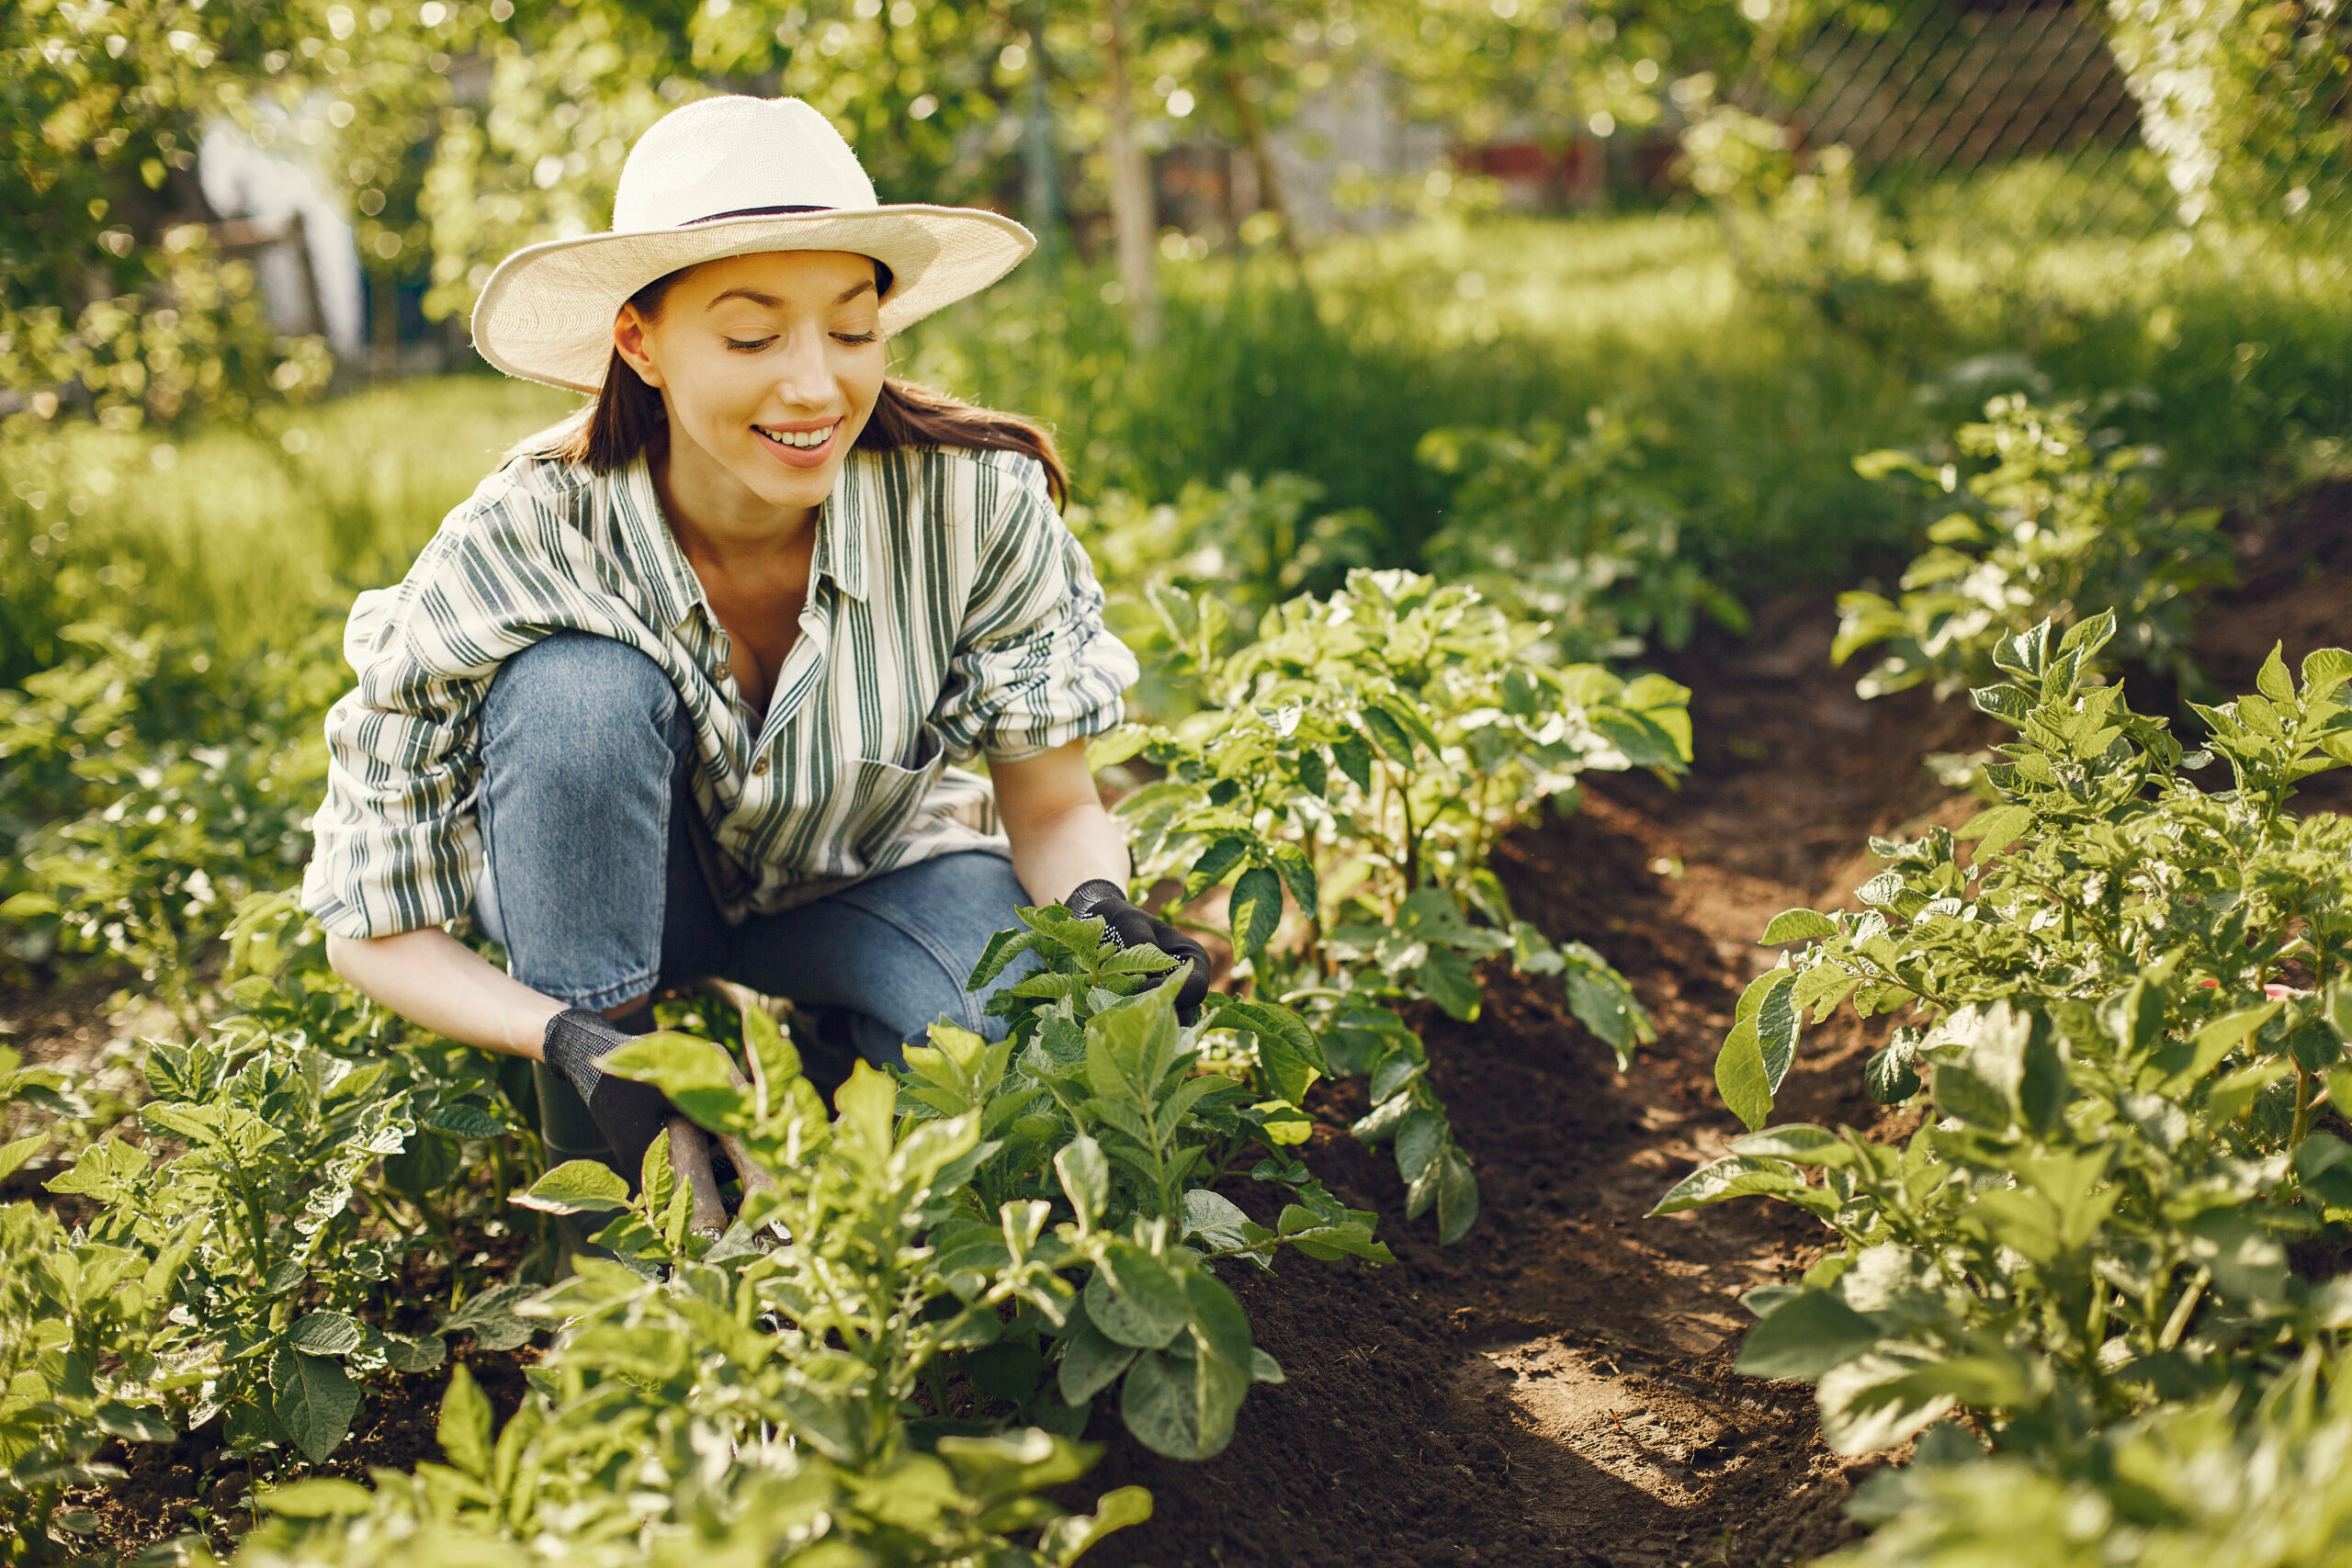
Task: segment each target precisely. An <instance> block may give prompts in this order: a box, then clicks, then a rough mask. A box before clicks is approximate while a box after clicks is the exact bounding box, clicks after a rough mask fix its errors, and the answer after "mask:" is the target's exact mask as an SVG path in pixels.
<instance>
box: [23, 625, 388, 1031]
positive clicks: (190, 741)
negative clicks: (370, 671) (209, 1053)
mask: <svg viewBox="0 0 2352 1568" xmlns="http://www.w3.org/2000/svg"><path fill="white" fill-rule="evenodd" d="M66 636H67V637H68V638H69V640H70V641H72V642H74V643H76V644H78V645H79V646H80V648H81V649H83V651H82V652H81V653H80V654H79V656H78V657H75V658H73V659H70V660H67V661H65V662H63V663H62V664H59V665H57V666H55V667H53V668H51V669H49V670H45V671H41V672H40V674H38V675H35V676H33V677H31V678H30V679H29V680H28V681H27V682H25V686H24V688H23V690H22V691H20V692H8V691H0V761H6V763H7V766H8V771H7V773H6V782H5V784H0V829H5V830H6V831H7V832H9V833H10V834H11V835H12V837H13V839H14V848H15V853H14V855H13V856H12V858H11V863H10V866H9V869H8V870H7V871H6V873H5V874H0V892H5V893H6V895H7V897H6V902H5V903H0V916H5V917H6V919H9V920H11V921H13V922H17V924H18V926H19V927H20V928H22V929H23V934H22V935H21V936H19V937H18V938H17V943H16V945H17V951H18V953H19V955H20V956H26V957H41V956H45V955H46V953H47V952H48V951H49V949H50V948H51V946H52V945H53V944H55V943H57V942H62V943H63V944H64V945H65V946H67V947H68V948H70V949H73V950H77V951H81V952H85V953H109V954H111V955H113V956H115V957H118V958H119V959H122V960H123V961H125V962H127V963H129V964H132V965H134V966H136V967H137V968H138V970H139V971H140V974H141V977H142V978H144V979H145V980H146V981H147V982H148V983H149V984H150V985H151V986H152V987H154V994H155V997H156V998H157V999H158V1000H160V1001H162V1002H164V1004H165V1005H167V1006H169V1007H170V1008H172V1009H173V1010H175V1012H176V1013H177V1014H178V1015H179V1017H180V1019H181V1021H183V1023H184V1024H185V1025H187V1026H188V1027H190V1028H193V1026H194V1023H195V1021H196V1019H197V1017H198V1013H199V1011H200V1007H199V1003H198V993H197V987H196V979H195V971H196V965H197V963H198V955H199V953H201V952H202V950H203V949H204V948H205V947H206V946H208V945H209V943H210V942H212V941H213V940H214V939H215V938H217V937H218V936H219V935H220V932H221V931H222V930H223V929H225V927H226V926H227V924H228V922H229V917H230V911H231V910H232V909H233V908H235V906H236V904H237V902H238V901H239V900H240V899H241V898H243V897H244V896H245V895H246V894H248V893H252V892H256V891H267V890H272V889H275V888H276V887H277V886H280V885H282V884H284V883H286V882H288V881H290V880H292V879H293V878H294V877H296V876H297V875H298V874H299V873H300V865H301V863H302V861H303V859H304V858H305V857H306V855H307V852H308V850H309V837H310V835H309V832H308V830H307V824H308V821H309V816H310V812H311V808H312V807H313V805H314V804H315V802H316V800H317V797H318V795H319V791H320V790H321V788H322V787H323V784H324V780H325V777H326V748H325V743H324V741H323V740H322V739H320V738H319V736H318V733H317V730H318V719H319V717H320V716H321V715H322V714H323V713H324V712H325V710H326V706H327V704H328V702H329V701H330V700H332V698H333V696H334V693H335V689H336V688H337V687H338V686H339V685H340V683H341V681H340V677H339V676H338V674H337V673H336V671H335V667H334V665H333V664H332V663H331V662H330V661H329V660H327V659H325V658H322V657H319V656H318V654H317V653H315V652H313V653H310V654H308V655H307V656H304V655H293V654H263V655H258V656H255V657H254V658H252V659H249V660H245V661H243V664H242V665H240V666H239V667H238V668H235V669H233V670H230V671H224V672H223V673H224V674H225V675H226V676H227V677H228V683H230V684H231V685H232V689H233V690H234V691H235V692H236V698H235V700H234V701H233V702H232V703H220V702H217V701H216V700H215V699H214V698H213V696H212V691H213V689H214V688H213V687H212V686H211V684H210V682H208V681H207V680H206V679H205V678H204V677H205V674H206V671H207V668H208V667H209V656H208V655H205V654H202V653H201V652H192V651H191V650H190V648H189V644H190V642H191V641H192V640H193V639H190V638H188V637H185V636H184V635H175V634H172V633H169V632H165V631H158V632H157V633H155V634H153V635H152V636H151V637H146V638H138V637H128V636H125V635H124V634H122V633H119V632H117V631H115V630H113V629H112V628H110V627H108V626H104V625H102V624H98V623H85V624H82V625H80V626H73V627H69V628H67V632H66ZM322 641H323V638H322ZM166 661H168V668H167V667H166ZM297 737H299V738H300V739H294V738H297Z"/></svg>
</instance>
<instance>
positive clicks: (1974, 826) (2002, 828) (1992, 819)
mask: <svg viewBox="0 0 2352 1568" xmlns="http://www.w3.org/2000/svg"><path fill="white" fill-rule="evenodd" d="M2032 826H2033V808H2032V807H2029V806H1996V807H1992V808H1991V809H1990V810H1987V811H1980V812H1978V813H1977V814H1976V815H1975V816H1973V817H1972V818H1969V819H1968V821H1967V822H1966V823H1965V824H1964V825H1962V826H1961V827H1959V828H1955V829H1952V835H1951V836H1952V837H1953V838H1955V839H1961V840H1974V841H1975V844H1976V859H1977V860H1978V861H1979V862H1980V863H1981V862H1984V861H1987V860H1990V859H1992V858H1993V857H1994V856H1995V855H1996V854H1999V853H2000V852H2002V851H2003V850H2006V849H2007V848H2008V847H2009V846H2010V845H2011V844H2013V843H2015V842H2017V841H2018V839H2019V838H2020V837H2022V836H2023V835H2024V834H2025V833H2026V832H2027V830H2028V829H2031V828H2032Z"/></svg>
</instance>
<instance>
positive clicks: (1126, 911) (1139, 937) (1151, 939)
mask: <svg viewBox="0 0 2352 1568" xmlns="http://www.w3.org/2000/svg"><path fill="white" fill-rule="evenodd" d="M1067 902H1068V904H1069V912H1070V913H1071V914H1073V915H1076V916H1078V917H1079V918H1080V919H1100V920H1101V921H1102V922H1103V930H1104V931H1108V932H1109V933H1110V935H1111V940H1112V941H1113V942H1117V943H1118V944H1119V945H1120V946H1121V947H1123V948H1125V947H1144V946H1147V945H1148V946H1151V947H1156V948H1158V949H1159V951H1160V952H1162V953H1166V954H1168V956H1169V957H1170V958H1173V959H1175V960H1176V961H1177V962H1178V963H1180V964H1191V965H1192V966H1193V967H1192V968H1191V969H1190V970H1189V971H1187V972H1186V974H1185V976H1184V984H1183V985H1182V987H1180V988H1179V989H1178V990H1177V992H1176V1021H1177V1022H1179V1023H1190V1022H1192V1021H1193V1020H1194V1019H1196V1018H1198V1017H1200V1016H1201V1000H1202V998H1204V997H1206V996H1207V995H1208V994H1209V953H1208V949H1206V948H1204V947H1203V946H1202V945H1201V944H1200V943H1199V942H1194V941H1193V939H1192V938H1191V937H1189V936H1186V935H1185V934H1184V933H1183V932H1182V931H1178V930H1177V929H1176V928H1175V927H1174V926H1171V925H1170V924H1169V923H1168V922H1167V921H1166V920H1163V919H1159V917H1158V916H1157V915H1154V914H1153V913H1152V912H1151V911H1150V910H1148V909H1146V908H1140V907H1138V906H1137V905H1136V904H1133V903H1131V902H1129V901H1128V898H1127V896H1126V894H1125V891H1124V890H1123V889H1122V888H1121V887H1120V886H1119V885H1118V884H1117V883H1115V882H1103V881H1095V882H1082V883H1080V884H1079V886H1077V887H1076V888H1075V889H1074V890H1073V891H1072V892H1071V893H1070V896H1069V899H1068V900H1067ZM1166 978H1167V976H1165V975H1162V976H1159V980H1164V979H1166ZM1159 980H1154V981H1153V982H1152V985H1155V986H1156V985H1158V984H1159ZM1145 989H1147V990H1148V989H1150V987H1145Z"/></svg>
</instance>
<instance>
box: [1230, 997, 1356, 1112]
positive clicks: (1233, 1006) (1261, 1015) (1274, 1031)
mask: <svg viewBox="0 0 2352 1568" xmlns="http://www.w3.org/2000/svg"><path fill="white" fill-rule="evenodd" d="M1216 1026H1217V1027H1218V1028H1220V1029H1237V1030H1240V1031H1242V1032H1245V1033H1247V1034H1249V1035H1250V1036H1251V1037H1252V1038H1254V1039H1255V1040H1256V1041H1257V1042H1258V1062H1259V1065H1260V1066H1262V1067H1264V1068H1265V1069H1266V1076H1267V1077H1268V1078H1270V1079H1271V1080H1272V1086H1273V1089H1274V1092H1275V1093H1276V1094H1279V1095H1281V1096H1282V1097H1283V1099H1284V1100H1288V1101H1290V1102H1291V1103H1292V1104H1293V1105H1296V1104H1297V1103H1298V1102H1299V1101H1300V1100H1303V1099H1305V1098H1306V1090H1307V1089H1308V1087H1309V1086H1310V1085H1312V1084H1313V1083H1314V1082H1315V1080H1316V1079H1317V1078H1318V1077H1322V1076H1323V1075H1324V1074H1326V1073H1328V1072H1329V1071H1330V1066H1329V1063H1328V1062H1326V1061H1325V1059H1324V1056H1323V1047H1322V1044H1321V1043H1320V1042H1318V1041H1317V1039H1316V1038H1315V1032H1314V1031H1313V1030H1312V1029H1309V1028H1308V1027H1307V1025H1306V1020H1305V1019H1303V1018H1301V1017H1299V1016H1298V1014H1296V1013H1295V1012H1293V1011H1292V1010H1290V1009H1288V1008H1286V1007H1282V1006H1280V1005H1278V1004H1275V1003H1272V1002H1245V1001H1238V1000H1228V1001H1227V1002H1226V1003H1225V1004H1224V1005H1223V1006H1221V1007H1220V1008H1218V1010H1217V1012H1216Z"/></svg>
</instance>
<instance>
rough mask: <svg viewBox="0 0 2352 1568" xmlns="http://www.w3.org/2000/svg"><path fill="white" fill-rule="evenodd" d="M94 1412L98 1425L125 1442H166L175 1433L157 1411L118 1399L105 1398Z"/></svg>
mask: <svg viewBox="0 0 2352 1568" xmlns="http://www.w3.org/2000/svg"><path fill="white" fill-rule="evenodd" d="M95 1414H96V1416H97V1420H98V1425H99V1426H101V1427H105V1428H106V1429H107V1431H109V1432H112V1433H113V1434H114V1435H115V1436H116V1437H118V1438H122V1439H123V1440H125V1441H126V1442H133V1443H168V1442H170V1441H171V1440H172V1438H174V1437H175V1436H176V1435H177V1434H176V1433H175V1432H174V1431H173V1430H172V1424H171V1423H170V1422H168V1421H166V1420H164V1417H163V1416H161V1415H160V1414H158V1413H157V1412H155V1411H153V1410H149V1409H145V1408H143V1407H141V1406H139V1405H135V1404H124V1403H123V1402H122V1401H121V1400H119V1399H109V1400H107V1402H106V1403H105V1404H101V1405H99V1406H98V1408H97V1410H96V1413H95Z"/></svg>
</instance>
